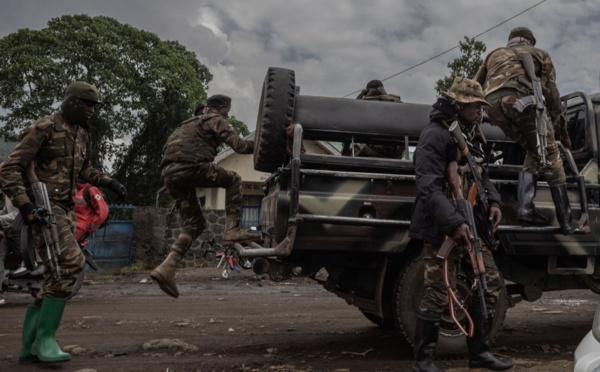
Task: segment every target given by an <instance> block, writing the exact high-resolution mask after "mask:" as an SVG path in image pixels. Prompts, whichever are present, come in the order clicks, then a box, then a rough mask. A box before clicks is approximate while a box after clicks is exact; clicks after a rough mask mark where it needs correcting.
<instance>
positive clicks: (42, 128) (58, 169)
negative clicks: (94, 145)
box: [0, 110, 112, 304]
mask: <svg viewBox="0 0 600 372" xmlns="http://www.w3.org/2000/svg"><path fill="white" fill-rule="evenodd" d="M90 146H91V145H90V135H89V133H88V130H87V129H86V128H84V127H82V126H76V125H72V124H70V123H69V122H68V121H67V120H66V119H65V117H64V114H63V112H62V111H61V110H59V111H58V112H56V113H54V114H52V115H50V116H47V117H44V118H42V119H40V120H37V121H36V122H34V123H33V124H31V125H30V126H29V127H28V128H27V129H26V130H25V131H24V132H23V134H22V136H21V139H20V142H19V144H17V146H16V147H15V149H14V151H13V152H12V154H11V155H10V156H9V157H8V159H7V160H6V161H5V162H4V165H3V167H2V169H1V170H0V176H1V177H2V181H3V187H2V191H3V192H4V193H5V194H6V195H7V196H8V197H9V198H10V200H11V201H12V202H13V204H14V205H15V207H17V208H19V207H21V206H23V205H24V204H25V203H28V202H30V198H29V196H28V193H27V190H28V187H29V183H28V182H26V181H24V179H23V174H24V173H25V170H26V168H27V167H28V166H29V164H30V163H31V162H33V164H34V167H35V171H36V175H37V178H38V179H39V181H40V182H43V183H45V184H46V188H47V190H48V197H49V199H50V203H51V204H52V212H53V213H54V214H55V216H56V222H57V226H58V230H59V234H60V242H59V243H60V247H61V255H60V256H59V265H60V268H61V270H62V275H61V276H60V278H56V277H55V276H54V275H53V273H52V272H51V271H50V265H48V262H47V253H46V248H45V244H44V240H43V239H44V238H43V235H42V233H41V226H40V225H39V224H35V225H32V227H31V228H32V230H33V239H34V240H33V241H34V246H35V249H36V251H37V253H38V255H39V257H41V258H42V261H43V263H44V265H45V268H46V271H45V273H44V286H43V287H42V290H41V291H40V292H39V294H38V296H37V298H36V303H38V304H39V303H41V301H42V299H43V297H54V298H66V297H68V296H69V294H70V293H71V290H72V288H73V285H74V284H75V281H76V280H77V276H78V274H79V273H80V272H81V270H83V267H84V265H85V257H84V256H83V254H82V253H81V249H80V248H79V245H78V244H77V242H76V240H75V235H74V234H75V225H76V218H75V213H74V211H73V208H74V206H75V202H74V201H73V195H74V192H75V186H76V184H77V179H78V177H82V178H84V179H86V180H88V181H89V182H90V183H93V184H96V185H98V186H108V184H109V183H110V182H111V181H112V179H111V178H110V177H108V176H107V175H105V174H103V173H101V172H99V171H98V170H96V169H95V168H94V167H92V165H91V164H90V160H89V154H90Z"/></svg>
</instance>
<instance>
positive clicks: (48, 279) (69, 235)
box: [31, 205, 85, 305]
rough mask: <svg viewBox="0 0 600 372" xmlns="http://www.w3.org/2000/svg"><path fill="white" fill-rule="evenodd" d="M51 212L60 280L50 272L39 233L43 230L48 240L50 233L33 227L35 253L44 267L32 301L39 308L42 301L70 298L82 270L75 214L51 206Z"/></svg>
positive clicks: (82, 257) (37, 226)
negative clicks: (53, 220) (40, 282)
mask: <svg viewBox="0 0 600 372" xmlns="http://www.w3.org/2000/svg"><path fill="white" fill-rule="evenodd" d="M52 212H53V213H54V216H55V217H56V226H57V229H58V235H59V245H60V255H59V256H58V266H59V267H60V271H61V275H60V277H59V276H57V275H56V273H55V272H54V271H53V270H52V269H51V268H50V263H49V262H48V251H47V249H46V243H45V240H44V235H43V232H42V229H46V231H47V233H48V236H51V235H50V231H49V229H48V228H47V227H44V226H42V225H40V224H35V225H32V226H31V228H32V235H33V244H34V247H35V251H36V253H37V255H38V256H39V257H40V258H41V260H42V263H43V264H44V285H43V286H42V290H41V291H39V293H38V295H37V297H36V299H35V303H36V305H41V303H42V300H43V299H44V297H50V298H67V297H69V295H70V294H71V291H72V290H73V286H74V285H75V282H76V281H77V277H78V276H79V273H81V271H82V270H83V268H84V267H85V256H84V255H83V253H82V252H81V248H79V244H77V241H76V240H75V226H76V225H77V218H76V216H75V211H73V210H65V209H63V208H61V207H58V206H55V205H53V206H52Z"/></svg>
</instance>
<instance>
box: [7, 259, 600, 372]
mask: <svg viewBox="0 0 600 372" xmlns="http://www.w3.org/2000/svg"><path fill="white" fill-rule="evenodd" d="M178 281H179V289H180V292H181V296H180V298H179V299H172V298H170V297H168V296H166V295H164V294H163V293H162V292H161V291H160V289H159V288H158V286H157V285H156V284H154V283H152V281H151V279H150V277H149V273H148V272H137V273H133V274H127V275H115V276H106V275H104V276H98V275H92V274H89V275H87V276H86V283H85V285H84V287H83V288H82V290H81V291H80V293H79V294H77V296H76V297H75V298H74V299H72V300H71V301H70V303H69V305H68V306H67V308H66V311H65V314H64V317H63V323H62V326H61V327H60V329H59V331H58V333H57V338H58V341H59V343H60V345H61V346H62V347H63V349H66V350H67V351H70V352H71V353H72V354H73V358H72V360H71V361H70V362H67V363H60V364H36V365H28V366H23V365H19V364H17V362H16V359H17V355H18V353H19V350H20V344H21V342H20V338H21V327H22V320H23V316H24V313H25V308H26V306H27V304H29V303H31V302H32V298H31V297H30V296H29V295H27V294H16V293H7V294H5V298H6V302H7V303H6V304H5V305H2V306H0V371H11V372H12V371H17V372H19V371H23V372H24V371H27V372H29V371H86V372H91V371H103V372H104V371H107V372H108V371H110V372H114V371H135V372H138V371H139V372H141V371H148V372H154V371H161V372H165V371H168V372H179V371H276V372H280V371H296V372H297V371H337V372H342V371H352V372H354V371H409V370H410V366H411V364H412V349H411V348H410V347H409V346H408V345H406V343H405V342H404V341H402V339H401V338H400V337H399V336H398V335H397V334H396V333H394V332H391V331H386V330H384V329H381V328H379V327H377V326H375V325H373V324H372V323H370V322H369V321H368V320H367V319H366V318H364V317H363V315H362V314H360V313H359V312H358V311H357V310H356V308H354V307H352V306H349V305H347V304H346V303H345V302H344V301H343V300H341V299H339V298H337V297H336V296H335V295H333V294H331V293H329V292H327V291H325V290H324V289H323V288H322V287H321V286H320V285H318V284H317V283H316V282H313V281H311V280H309V279H303V278H294V279H291V280H287V281H283V282H273V281H270V280H268V279H266V278H263V277H256V276H255V275H254V274H253V273H252V272H251V271H250V270H249V271H243V272H242V273H240V274H238V273H232V274H231V276H230V279H228V280H225V279H223V278H222V277H221V275H220V270H219V269H216V268H214V267H211V268H202V269H182V270H179V272H178ZM598 299H599V296H598V295H594V294H592V293H591V292H589V291H564V292H554V293H547V294H544V296H543V297H542V299H540V300H539V301H537V302H535V303H527V302H521V303H519V304H517V306H516V307H515V308H512V309H510V310H509V312H508V314H507V317H506V322H505V325H504V327H503V329H502V332H501V334H500V335H499V338H498V340H497V341H496V343H495V349H496V351H497V352H498V353H500V354H502V355H504V356H507V357H511V358H513V359H514V360H515V361H516V363H517V367H516V369H515V370H516V371H540V372H541V371H545V372H554V371H571V370H572V369H573V351H574V350H575V348H576V346H577V344H578V342H579V341H580V340H581V338H582V337H583V336H584V335H585V334H586V333H587V332H588V331H589V329H590V327H591V324H592V319H593V314H594V310H595V308H596V304H597V302H598ZM438 364H439V365H440V366H442V367H443V368H445V369H447V370H448V371H466V370H467V369H466V364H467V360H466V359H464V358H463V359H461V358H458V359H444V360H440V361H439V362H438Z"/></svg>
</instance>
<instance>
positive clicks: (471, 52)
mask: <svg viewBox="0 0 600 372" xmlns="http://www.w3.org/2000/svg"><path fill="white" fill-rule="evenodd" d="M458 49H459V50H460V52H461V53H462V56H460V57H459V58H456V59H455V60H453V61H452V62H450V63H448V67H449V68H450V70H451V73H450V76H446V77H444V78H442V79H440V80H438V81H437V82H436V83H435V91H436V92H437V93H438V94H440V93H441V92H447V91H448V90H449V89H450V87H451V86H452V82H453V81H454V78H455V77H458V76H462V77H473V76H475V74H476V73H477V70H478V69H479V66H481V63H482V62H483V60H482V59H481V54H482V53H485V51H486V49H487V47H486V46H485V44H484V43H483V42H482V41H476V40H475V39H470V38H468V37H467V36H465V41H460V42H459V43H458Z"/></svg>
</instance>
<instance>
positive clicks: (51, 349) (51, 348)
mask: <svg viewBox="0 0 600 372" xmlns="http://www.w3.org/2000/svg"><path fill="white" fill-rule="evenodd" d="M66 304H67V300H66V299H64V298H48V297H44V300H43V301H42V308H41V310H40V315H39V320H38V324H37V333H36V337H35V342H34V343H33V345H32V346H31V353H32V354H33V355H36V356H37V357H38V358H39V359H40V361H42V362H46V363H56V362H66V361H68V360H70V359H71V354H69V353H65V352H63V351H62V350H61V349H60V347H59V346H58V344H57V343H56V337H55V334H56V330H57V329H58V326H59V325H60V321H61V319H62V315H63V312H64V310H65V305H66Z"/></svg>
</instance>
